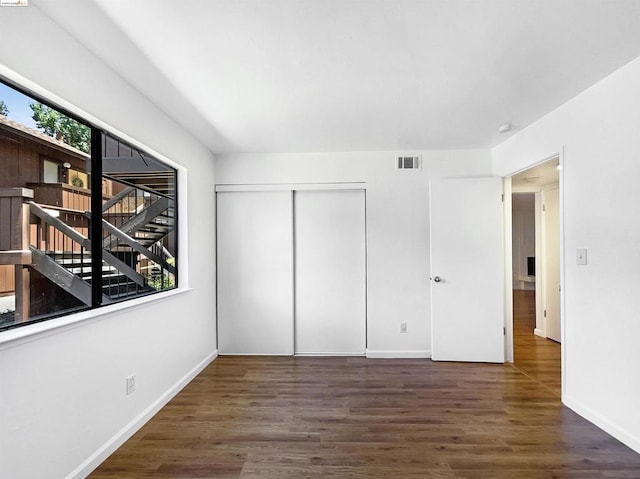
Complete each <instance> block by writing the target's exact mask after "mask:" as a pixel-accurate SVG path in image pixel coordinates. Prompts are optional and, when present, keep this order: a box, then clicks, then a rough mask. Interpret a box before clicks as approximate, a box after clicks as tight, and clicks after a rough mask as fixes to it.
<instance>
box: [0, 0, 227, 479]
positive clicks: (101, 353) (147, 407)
mask: <svg viewBox="0 0 640 479" xmlns="http://www.w3.org/2000/svg"><path fill="white" fill-rule="evenodd" d="M0 31H1V32H2V42H0V74H4V75H9V76H12V77H13V78H14V79H16V78H17V75H15V74H14V73H17V74H19V75H22V76H24V77H26V78H28V79H29V80H31V81H33V82H35V83H36V84H38V85H40V86H41V87H43V88H45V89H47V90H49V91H50V92H52V93H53V94H55V95H57V96H59V97H61V98H63V99H65V100H67V101H68V102H69V105H67V106H68V107H69V108H70V109H72V110H74V111H79V110H80V109H81V110H84V111H86V112H88V113H89V114H91V115H93V116H94V117H96V118H97V119H98V120H102V121H103V122H105V123H106V124H108V125H111V126H113V127H115V128H117V129H118V130H120V131H121V132H123V133H125V134H126V135H129V136H131V137H133V138H135V139H136V140H139V141H140V142H142V143H144V144H146V145H147V146H149V147H150V148H152V149H154V150H155V151H157V152H159V153H161V154H162V155H165V156H166V157H168V158H169V159H171V160H174V161H175V162H177V163H179V164H181V165H183V166H184V167H186V168H187V169H188V170H189V171H188V176H185V175H184V174H183V173H184V172H181V174H180V178H179V180H180V181H181V182H182V183H183V185H182V186H186V188H185V187H183V188H182V190H181V191H180V192H179V194H180V197H179V201H180V202H181V206H184V205H185V202H187V203H188V207H189V209H188V216H187V215H186V211H183V210H182V209H181V211H180V212H181V213H185V214H184V215H183V216H182V217H181V224H182V226H186V225H187V223H188V242H186V241H182V240H185V239H186V238H185V237H184V235H183V236H182V238H181V244H180V261H181V264H182V266H183V267H184V266H185V264H186V262H187V260H188V258H190V266H191V268H189V271H190V273H189V280H190V285H191V287H192V288H193V289H192V290H190V291H185V292H183V293H180V294H175V295H169V296H166V297H165V298H164V299H162V300H153V301H151V302H149V303H148V304H141V305H139V306H137V307H134V308H127V309H123V310H122V311H119V312H111V313H107V314H105V315H103V316H100V317H98V318H93V319H87V320H86V321H83V322H80V323H76V324H74V325H72V326H67V327H62V328H59V329H56V330H53V331H49V332H48V333H42V334H38V335H34V336H31V337H29V338H26V339H23V340H16V341H9V342H7V341H6V338H7V337H9V335H14V334H16V331H21V332H25V331H29V330H31V331H33V330H34V329H37V328H39V327H41V325H40V326H27V327H24V328H21V329H20V330H14V331H10V332H5V333H0V343H2V344H0V477H3V478H5V477H6V478H11V479H26V478H34V479H36V478H44V477H51V478H61V477H66V476H68V475H70V474H72V473H73V474H77V476H78V477H84V476H85V474H86V473H87V472H88V470H90V469H91V467H92V466H95V465H96V464H97V460H98V459H100V458H103V457H104V456H105V455H106V454H107V453H108V452H110V450H112V449H113V448H114V447H115V446H116V445H117V444H118V443H119V441H121V440H123V439H125V438H126V436H127V435H128V434H130V433H131V432H132V430H131V427H135V426H136V425H138V424H139V421H141V420H143V419H144V418H145V417H146V415H148V414H149V413H151V412H153V410H154V408H157V407H158V406H159V405H161V404H162V402H163V401H166V400H167V399H168V398H169V396H170V395H171V394H172V393H174V392H175V391H176V389H177V388H179V387H180V385H181V384H182V382H183V381H184V380H186V379H188V378H189V377H190V376H191V375H193V374H194V373H195V372H196V371H197V370H198V368H200V367H202V366H203V365H205V364H206V363H207V362H208V361H210V360H211V359H212V357H213V356H214V354H215V347H216V346H215V345H216V336H215V303H214V297H215V294H214V291H215V282H214V278H215V270H214V254H213V252H214V247H213V245H212V235H213V232H214V211H215V208H214V198H213V193H212V191H213V185H214V176H213V161H212V157H211V155H210V153H209V152H208V151H207V150H206V149H205V148H203V147H202V146H201V145H200V144H199V143H198V142H196V141H195V140H194V139H193V138H192V137H191V136H190V135H189V134H188V133H187V132H185V131H183V130H182V129H181V128H180V127H178V126H177V125H176V124H175V123H174V122H173V121H172V120H171V119H170V118H169V117H167V116H166V115H165V114H163V113H162V112H160V111H159V110H158V109H157V108H156V107H154V106H153V105H152V104H151V103H149V102H148V101H147V100H146V99H145V98H144V97H143V96H141V94H140V93H138V92H137V91H135V90H134V89H133V88H132V87H131V86H130V85H129V84H127V83H125V82H124V81H122V79H121V78H120V77H119V76H117V75H115V74H114V73H113V72H112V71H111V70H109V69H108V68H106V67H105V65H104V64H103V63H101V62H100V61H98V60H97V59H96V58H95V57H94V56H93V55H92V54H90V53H89V52H88V51H87V50H86V49H85V48H84V47H83V46H82V45H80V44H78V43H77V42H76V41H74V40H73V39H72V38H70V37H69V36H68V35H67V34H65V33H64V32H63V31H62V30H60V29H59V28H58V27H57V26H56V25H55V24H53V23H52V22H51V21H49V20H48V19H47V18H46V16H45V15H43V14H42V12H41V11H40V10H38V9H37V8H36V7H35V6H31V5H30V6H29V7H25V8H2V12H1V14H0ZM122 54H123V55H124V54H126V51H122ZM12 72H13V73H12ZM31 86H32V87H34V88H38V87H37V85H31ZM187 253H189V255H187ZM184 271H185V270H184V269H181V272H184ZM186 279H187V278H185V277H184V275H183V276H182V277H181V278H180V280H181V282H182V283H181V284H183V285H186V281H185V280H186ZM83 315H86V314H84V313H83V314H81V315H80V316H83ZM69 318H71V317H67V318H66V319H69ZM62 322H64V320H52V321H50V322H48V323H47V324H61V323H62ZM3 340H4V341H3ZM129 374H135V375H136V377H137V389H136V391H135V393H134V394H132V395H130V396H126V395H125V377H126V376H128V375H129ZM73 471H75V473H74V472H73Z"/></svg>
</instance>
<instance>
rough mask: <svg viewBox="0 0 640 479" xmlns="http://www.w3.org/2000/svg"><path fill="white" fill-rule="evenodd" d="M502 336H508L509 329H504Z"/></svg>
mask: <svg viewBox="0 0 640 479" xmlns="http://www.w3.org/2000/svg"><path fill="white" fill-rule="evenodd" d="M502 335H503V336H506V335H507V328H502Z"/></svg>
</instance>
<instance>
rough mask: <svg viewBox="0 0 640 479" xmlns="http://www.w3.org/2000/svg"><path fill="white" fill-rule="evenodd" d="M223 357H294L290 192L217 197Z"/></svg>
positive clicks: (219, 322) (219, 305)
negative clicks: (269, 355)
mask: <svg viewBox="0 0 640 479" xmlns="http://www.w3.org/2000/svg"><path fill="white" fill-rule="evenodd" d="M217 212H218V216H217V239H218V241H217V255H218V347H219V350H220V354H275V355H290V354H293V238H292V234H293V232H292V193H291V192H290V191H252V192H218V193H217Z"/></svg>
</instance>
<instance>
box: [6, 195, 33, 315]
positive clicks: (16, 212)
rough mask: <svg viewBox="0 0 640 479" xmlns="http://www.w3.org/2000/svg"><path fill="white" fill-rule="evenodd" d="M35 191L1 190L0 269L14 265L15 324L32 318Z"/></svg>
mask: <svg viewBox="0 0 640 479" xmlns="http://www.w3.org/2000/svg"><path fill="white" fill-rule="evenodd" d="M31 199H33V190H30V189H28V188H0V265H15V266H14V268H15V281H14V288H15V291H16V293H17V294H16V300H15V321H21V320H25V319H26V318H27V317H28V314H29V301H30V298H29V269H28V268H27V267H26V265H28V264H30V263H31V260H32V258H31V250H30V248H29V205H28V204H27V203H26V202H27V201H30V200H31Z"/></svg>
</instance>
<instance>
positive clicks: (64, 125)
mask: <svg viewBox="0 0 640 479" xmlns="http://www.w3.org/2000/svg"><path fill="white" fill-rule="evenodd" d="M29 108H31V111H33V116H32V117H31V118H33V121H35V122H36V126H37V127H38V129H40V130H42V131H43V132H44V133H46V134H47V135H50V136H52V137H54V138H56V139H58V140H62V141H64V142H65V143H66V144H68V145H71V146H73V147H75V148H77V149H78V150H80V151H84V152H85V153H89V147H90V144H91V129H90V128H89V127H88V126H86V125H83V124H81V123H78V122H77V121H76V120H73V119H71V118H69V117H68V116H65V115H63V114H62V113H60V112H58V111H56V110H54V109H52V108H49V107H48V106H46V105H43V104H42V103H31V104H30V105H29Z"/></svg>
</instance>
